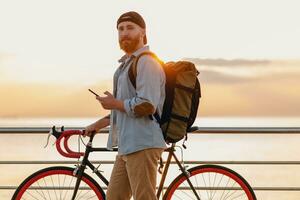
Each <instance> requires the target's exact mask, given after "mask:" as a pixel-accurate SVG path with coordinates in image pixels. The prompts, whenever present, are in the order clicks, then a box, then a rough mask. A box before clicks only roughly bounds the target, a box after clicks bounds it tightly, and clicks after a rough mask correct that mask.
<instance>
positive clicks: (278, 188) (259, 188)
mask: <svg viewBox="0 0 300 200" xmlns="http://www.w3.org/2000/svg"><path fill="white" fill-rule="evenodd" d="M17 187H18V186H0V190H16V189H17ZM101 188H102V189H103V190H106V189H107V187H106V186H102V187H101ZM167 188H168V187H164V189H165V190H166V189H167ZM32 189H35V188H32ZM42 189H43V188H42ZM44 189H45V190H50V189H59V188H58V187H55V188H44ZM60 189H69V188H60ZM82 189H83V190H86V189H88V188H82ZM187 189H190V188H187V187H179V190H187ZM195 189H206V190H210V189H213V188H210V187H196V188H195ZM225 189H230V190H239V188H225V187H221V188H214V190H225ZM252 189H253V190H254V191H278V192H280V191H298V192H300V187H252Z"/></svg>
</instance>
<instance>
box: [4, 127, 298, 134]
mask: <svg viewBox="0 0 300 200" xmlns="http://www.w3.org/2000/svg"><path fill="white" fill-rule="evenodd" d="M70 129H73V130H82V129H84V127H65V130H70ZM49 130H50V127H0V133H1V134H8V133H9V134H20V133H29V134H44V133H48V132H49ZM100 133H108V129H107V128H106V129H102V130H101V131H100ZM193 133H210V134H223V133H228V134H281V133H288V134H300V127H199V129H198V130H197V131H195V132H193Z"/></svg>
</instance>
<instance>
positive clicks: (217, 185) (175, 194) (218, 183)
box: [163, 165, 256, 200]
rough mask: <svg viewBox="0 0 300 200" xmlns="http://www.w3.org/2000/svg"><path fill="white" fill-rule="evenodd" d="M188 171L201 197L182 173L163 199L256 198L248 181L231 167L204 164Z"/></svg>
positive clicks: (213, 199)
mask: <svg viewBox="0 0 300 200" xmlns="http://www.w3.org/2000/svg"><path fill="white" fill-rule="evenodd" d="M188 172H189V173H190V178H189V180H190V181H191V183H192V185H193V186H194V188H195V190H196V193H197V194H198V197H199V198H197V197H196V195H195V193H194V192H193V190H192V189H191V187H190V186H189V184H188V182H187V178H186V177H185V176H184V175H183V174H180V175H179V176H178V177H176V178H175V179H174V181H173V182H172V183H171V184H170V186H169V187H168V189H167V191H166V193H165V195H164V198H163V199H165V200H169V199H172V200H173V199H185V200H187V199H201V200H233V199H234V200H256V197H255V194H254V192H253V190H252V188H251V187H250V185H249V184H248V183H247V181H246V180H245V179H244V178H243V177H242V176H240V175H239V174H238V173H236V172H234V171H233V170H231V169H228V168H226V167H222V166H217V165H202V166H196V167H193V168H191V169H189V170H188Z"/></svg>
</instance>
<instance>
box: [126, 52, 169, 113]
mask: <svg viewBox="0 0 300 200" xmlns="http://www.w3.org/2000/svg"><path fill="white" fill-rule="evenodd" d="M164 82H165V75H164V72H163V69H162V66H161V64H160V63H159V62H158V61H157V60H156V59H155V58H153V57H152V56H150V55H144V56H142V57H141V58H140V59H139V61H138V63H137V77H136V96H135V97H133V98H131V99H126V100H124V108H125V110H126V113H127V114H128V116H131V117H144V116H148V115H151V114H154V113H155V110H156V108H157V106H158V104H159V101H160V97H161V95H162V94H161V90H162V85H163V84H164Z"/></svg>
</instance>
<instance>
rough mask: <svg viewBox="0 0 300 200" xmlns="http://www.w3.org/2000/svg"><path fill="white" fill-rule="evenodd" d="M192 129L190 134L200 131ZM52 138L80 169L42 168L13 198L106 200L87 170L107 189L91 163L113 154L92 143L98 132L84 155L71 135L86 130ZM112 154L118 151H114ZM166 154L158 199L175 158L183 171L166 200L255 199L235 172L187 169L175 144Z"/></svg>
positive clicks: (210, 167) (214, 168)
mask: <svg viewBox="0 0 300 200" xmlns="http://www.w3.org/2000/svg"><path fill="white" fill-rule="evenodd" d="M197 129H198V128H197V127H192V128H191V129H190V130H189V132H193V131H195V130H197ZM51 134H52V135H54V136H55V137H56V138H57V140H56V148H57V150H58V152H59V153H60V154H61V155H63V156H65V157H69V158H77V159H79V158H81V157H83V159H82V161H81V163H80V164H79V165H77V167H75V168H72V167H65V166H57V167H48V168H45V169H41V170H39V171H37V172H35V173H33V174H32V175H30V176H29V177H28V178H26V179H25V180H24V181H23V182H22V183H21V184H20V186H19V187H18V188H17V190H16V191H15V193H14V195H13V197H12V199H13V200H21V199H26V200H29V199H35V200H37V199H38V200H39V199H43V200H48V199H49V200H50V199H52V200H53V199H67V200H69V199H72V200H74V199H76V200H79V199H85V200H93V199H98V200H104V199H105V193H104V190H103V189H102V188H101V187H100V185H99V184H98V183H97V182H96V181H95V180H94V179H93V178H92V177H91V176H90V175H88V174H87V173H85V172H84V171H85V169H86V168H87V167H89V168H90V169H91V170H92V172H93V173H95V174H96V175H97V177H99V179H100V180H101V181H102V182H103V183H104V184H105V185H106V186H108V184H109V182H108V180H107V179H106V178H105V177H104V176H103V174H101V172H100V171H99V170H98V168H96V167H95V166H94V165H93V164H92V163H91V162H90V161H89V160H88V157H89V154H90V153H91V152H97V151H110V150H107V149H106V148H93V147H92V142H93V138H94V136H95V133H94V134H92V135H91V137H90V138H89V142H88V143H87V145H86V149H85V152H84V153H83V152H74V151H72V150H71V149H70V148H69V146H68V140H69V139H70V137H71V136H74V135H79V137H80V136H81V135H83V134H84V130H83V131H81V130H66V131H64V130H63V128H62V129H61V132H59V131H56V129H55V127H53V128H52V133H51ZM48 139H49V137H48ZM61 140H64V149H65V151H64V150H62V148H61ZM113 151H117V149H114V150H113ZM165 152H168V157H167V160H166V162H165V166H164V168H163V171H162V177H161V180H160V183H159V186H158V190H157V199H159V198H160V196H161V194H162V191H163V189H165V188H164V187H163V185H164V182H165V178H166V176H167V172H168V169H169V166H170V162H171V159H172V158H174V159H175V161H176V164H177V165H178V167H179V168H180V170H181V174H179V175H178V176H177V177H176V178H175V179H174V180H173V181H172V182H171V184H170V185H169V186H168V187H167V189H166V191H165V193H164V194H163V199H164V200H170V199H197V200H200V199H201V200H215V199H218V200H225V199H235V200H239V199H246V200H256V196H255V194H254V192H253V190H252V188H251V186H250V185H249V184H248V182H247V181H246V180H245V179H244V178H243V177H242V176H241V175H239V174H238V173H236V172H234V171H233V170H231V169H229V168H226V167H223V166H218V165H208V164H207V165H198V166H195V167H192V168H190V169H187V167H186V166H185V165H184V164H182V163H181V162H180V161H179V159H178V158H177V156H176V155H175V153H174V152H175V144H171V146H170V147H168V148H167V149H166V150H165Z"/></svg>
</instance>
